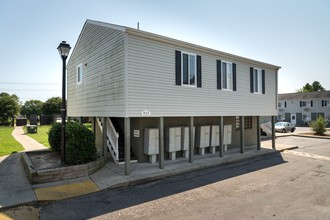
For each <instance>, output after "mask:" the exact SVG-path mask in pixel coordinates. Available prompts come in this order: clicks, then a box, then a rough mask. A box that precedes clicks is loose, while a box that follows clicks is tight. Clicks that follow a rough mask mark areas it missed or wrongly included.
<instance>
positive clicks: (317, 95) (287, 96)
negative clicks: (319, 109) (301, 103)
mask: <svg viewBox="0 0 330 220" xmlns="http://www.w3.org/2000/svg"><path fill="white" fill-rule="evenodd" d="M322 98H324V99H330V90H327V91H319V92H296V93H283V94H278V100H279V101H282V100H292V99H296V100H304V99H322Z"/></svg>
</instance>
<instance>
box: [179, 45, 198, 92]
mask: <svg viewBox="0 0 330 220" xmlns="http://www.w3.org/2000/svg"><path fill="white" fill-rule="evenodd" d="M175 85H178V86H181V85H187V86H194V87H196V86H197V87H202V58H201V56H199V55H196V54H192V53H186V52H181V51H178V50H177V51H175Z"/></svg>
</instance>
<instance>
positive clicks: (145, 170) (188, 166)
mask: <svg viewBox="0 0 330 220" xmlns="http://www.w3.org/2000/svg"><path fill="white" fill-rule="evenodd" d="M293 148H297V146H292V145H283V144H277V146H276V150H272V149H271V140H266V141H262V148H261V150H260V151H258V150H257V148H256V146H249V147H246V148H245V153H244V154H241V153H240V152H239V149H231V150H228V151H227V152H225V155H224V157H222V158H220V157H219V155H218V153H216V154H205V155H203V156H201V155H194V156H193V159H194V162H193V163H189V162H188V159H185V158H178V159H177V160H173V161H171V160H166V161H165V165H164V169H159V168H158V164H150V163H134V164H131V175H129V176H125V175H124V165H117V164H114V163H113V162H111V161H108V162H107V163H106V164H105V166H104V167H103V168H102V169H100V170H98V171H97V172H95V173H93V174H92V175H90V176H89V177H84V178H79V179H72V180H66V181H60V182H53V183H45V184H38V185H31V184H30V183H29V182H28V179H27V177H26V173H25V171H24V168H23V165H22V163H21V161H20V153H16V154H13V155H10V156H7V157H3V158H1V160H0V178H1V182H0V189H1V191H0V193H1V194H0V211H1V210H5V209H8V208H11V207H18V206H22V205H36V204H38V203H42V202H49V201H57V200H62V199H66V198H70V197H74V196H80V195H84V194H88V193H93V192H97V191H101V190H105V189H113V188H118V187H126V186H129V185H135V184H141V183H144V182H148V181H152V180H157V179H161V178H164V177H168V176H172V175H176V174H180V173H186V172H190V171H194V170H199V169H203V168H208V167H213V166H218V165H221V164H227V163H233V162H237V161H241V160H247V159H251V158H257V157H262V156H265V155H269V154H274V153H277V152H280V151H283V150H287V149H293Z"/></svg>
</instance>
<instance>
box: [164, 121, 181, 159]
mask: <svg viewBox="0 0 330 220" xmlns="http://www.w3.org/2000/svg"><path fill="white" fill-rule="evenodd" d="M165 150H166V151H167V152H169V153H170V159H171V160H175V158H176V152H177V151H181V127H170V128H167V129H166V132H165Z"/></svg>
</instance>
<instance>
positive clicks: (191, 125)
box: [189, 116, 195, 163]
mask: <svg viewBox="0 0 330 220" xmlns="http://www.w3.org/2000/svg"><path fill="white" fill-rule="evenodd" d="M194 138H195V136H194V117H192V116H191V117H190V120H189V163H192V162H193V155H194V144H195V143H194Z"/></svg>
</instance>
